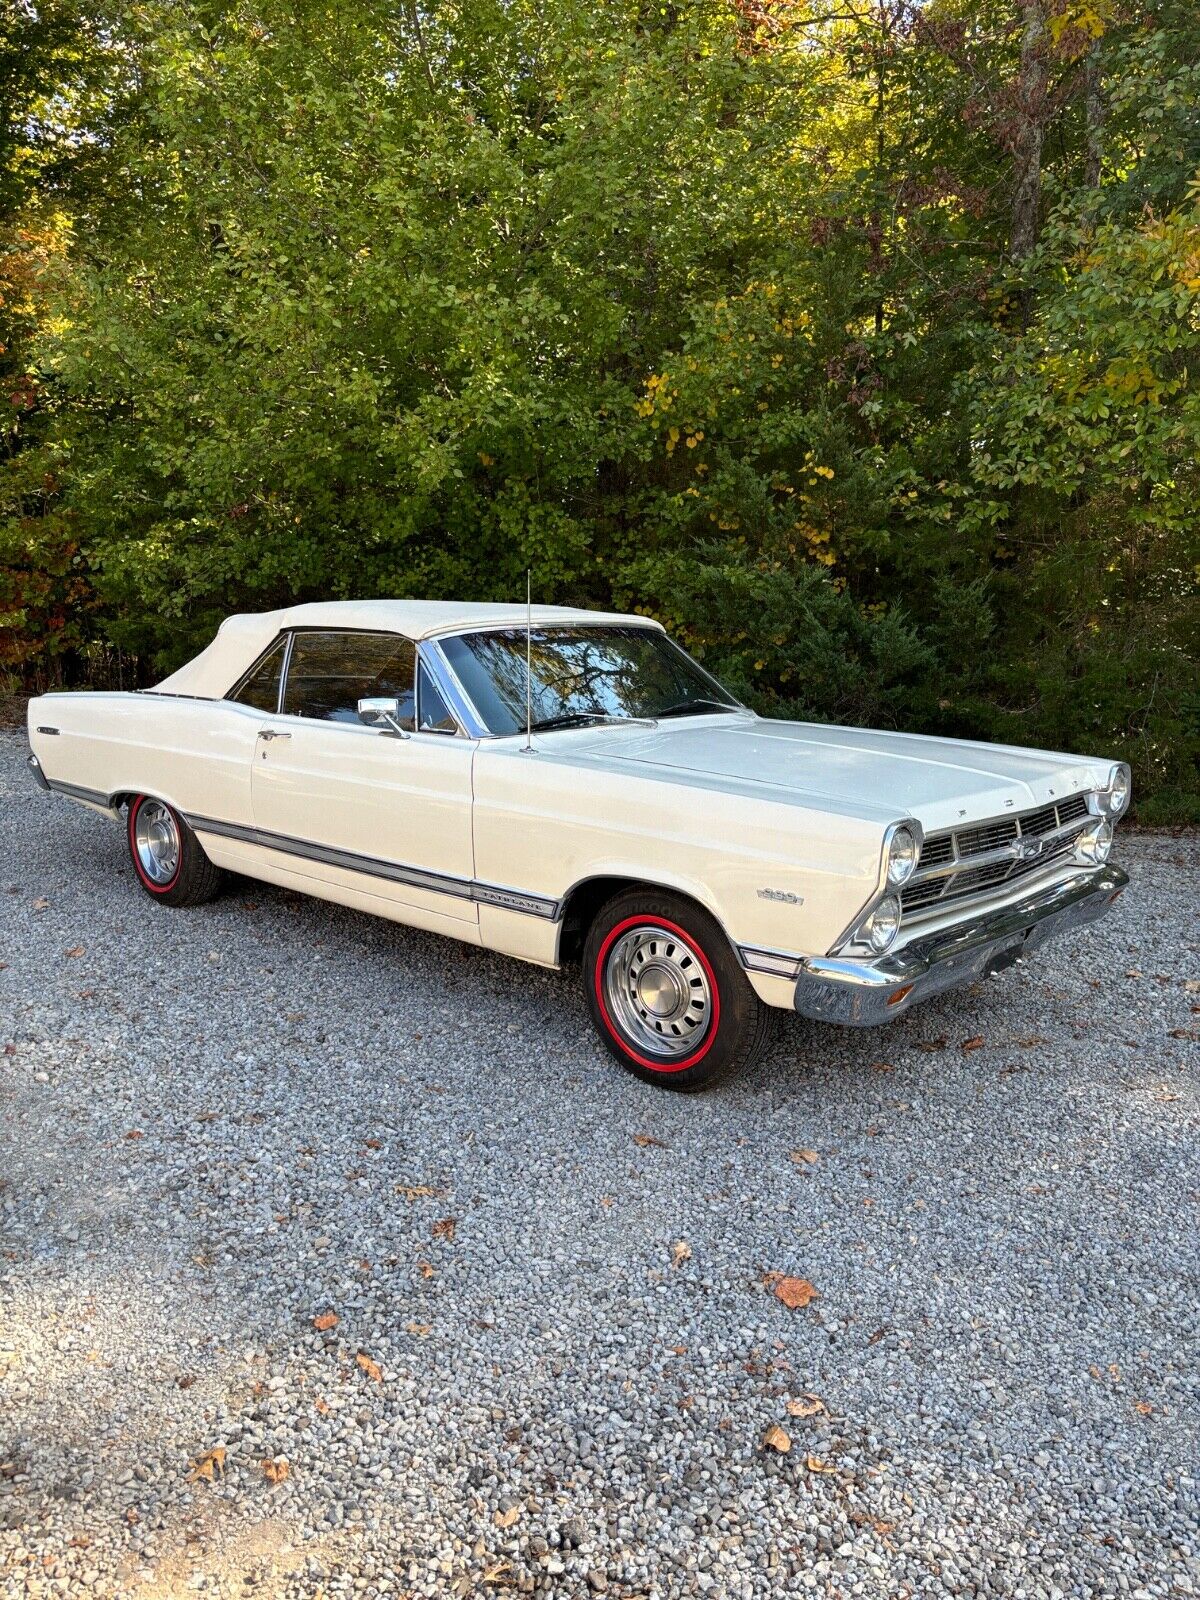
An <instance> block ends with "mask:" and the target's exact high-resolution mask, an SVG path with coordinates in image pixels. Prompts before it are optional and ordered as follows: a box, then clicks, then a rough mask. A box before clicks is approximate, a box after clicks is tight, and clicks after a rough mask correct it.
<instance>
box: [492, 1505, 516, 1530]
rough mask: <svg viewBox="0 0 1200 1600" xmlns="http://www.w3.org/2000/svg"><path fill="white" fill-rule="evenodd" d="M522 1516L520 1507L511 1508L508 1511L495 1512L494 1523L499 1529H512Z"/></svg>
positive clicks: (493, 1513) (493, 1515)
mask: <svg viewBox="0 0 1200 1600" xmlns="http://www.w3.org/2000/svg"><path fill="white" fill-rule="evenodd" d="M520 1515H521V1507H520V1506H509V1508H508V1510H507V1511H493V1512H492V1521H493V1522H494V1523H495V1524H496V1526H497V1527H498V1528H511V1527H512V1525H513V1523H514V1522H516V1521H517V1519H518V1518H519V1517H520Z"/></svg>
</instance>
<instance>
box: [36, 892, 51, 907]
mask: <svg viewBox="0 0 1200 1600" xmlns="http://www.w3.org/2000/svg"><path fill="white" fill-rule="evenodd" d="M49 906H50V902H49V900H47V899H46V896H45V895H44V894H40V895H38V897H37V899H36V900H35V901H34V902H33V909H34V910H35V911H46V910H48V909H49Z"/></svg>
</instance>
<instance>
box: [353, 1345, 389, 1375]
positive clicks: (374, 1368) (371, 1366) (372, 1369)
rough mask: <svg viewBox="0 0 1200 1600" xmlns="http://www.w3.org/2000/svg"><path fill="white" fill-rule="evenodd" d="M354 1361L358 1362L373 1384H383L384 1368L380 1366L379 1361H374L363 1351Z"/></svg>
mask: <svg viewBox="0 0 1200 1600" xmlns="http://www.w3.org/2000/svg"><path fill="white" fill-rule="evenodd" d="M354 1359H355V1361H357V1362H358V1364H359V1366H360V1367H361V1368H362V1369H363V1371H364V1372H365V1373H366V1375H367V1377H368V1378H370V1380H371V1382H372V1383H382V1382H383V1368H382V1367H381V1366H380V1365H379V1363H378V1361H372V1360H371V1358H370V1356H367V1355H364V1354H363V1353H362V1351H361V1350H360V1351H359V1352H358V1354H357V1355H356V1356H355V1358H354Z"/></svg>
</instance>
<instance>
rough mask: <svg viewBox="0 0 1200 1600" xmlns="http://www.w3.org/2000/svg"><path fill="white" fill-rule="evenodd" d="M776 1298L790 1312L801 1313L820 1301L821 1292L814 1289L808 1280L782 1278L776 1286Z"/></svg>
mask: <svg viewBox="0 0 1200 1600" xmlns="http://www.w3.org/2000/svg"><path fill="white" fill-rule="evenodd" d="M774 1287H775V1298H776V1300H780V1301H782V1302H783V1304H784V1305H785V1306H787V1308H788V1310H789V1311H799V1310H802V1309H803V1307H805V1306H807V1305H811V1304H812V1302H813V1301H814V1300H818V1299H820V1295H821V1291H820V1290H819V1289H817V1288H814V1287H813V1285H812V1284H811V1283H809V1281H808V1279H807V1278H787V1277H783V1278H780V1279H779V1280H778V1281H777V1282H776V1284H775V1286H774Z"/></svg>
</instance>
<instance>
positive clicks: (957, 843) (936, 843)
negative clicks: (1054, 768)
mask: <svg viewBox="0 0 1200 1600" xmlns="http://www.w3.org/2000/svg"><path fill="white" fill-rule="evenodd" d="M1087 815H1088V808H1087V796H1086V795H1082V794H1075V795H1071V796H1070V797H1069V798H1068V799H1066V800H1060V801H1058V802H1057V804H1054V805H1047V806H1039V807H1038V808H1037V810H1035V811H1024V812H1019V813H1018V814H1017V815H1016V816H1011V817H997V818H995V819H993V820H992V821H989V822H973V823H971V824H970V825H969V826H968V827H965V828H954V829H952V830H951V831H950V832H949V833H934V834H931V835H930V836H929V838H928V839H926V840H925V842H924V844H923V845H922V846H921V855H920V859H919V860H918V862H917V870H916V871H915V872H914V873H913V875H912V877H911V878H910V879H909V881H908V883H907V884H906V885H905V887H904V889H903V890H902V892H901V895H900V899H901V903H902V905H903V907H904V910H905V911H906V912H907V913H909V914H910V915H911V914H912V913H913V912H916V911H926V912H927V911H930V910H932V909H934V908H935V907H938V908H940V907H941V906H943V905H944V904H946V903H947V902H953V901H957V900H963V899H967V898H971V897H974V896H976V895H981V894H987V893H988V892H989V891H995V890H999V889H1000V888H1001V887H1002V886H1003V887H1007V886H1008V885H1009V884H1011V883H1012V882H1013V881H1014V880H1016V879H1019V878H1024V877H1026V876H1028V874H1030V873H1031V872H1041V871H1043V870H1044V869H1045V868H1046V867H1047V866H1048V865H1050V864H1051V863H1052V862H1055V861H1065V860H1066V859H1068V858H1069V857H1070V856H1071V854H1072V852H1073V851H1074V849H1075V841H1076V839H1077V838H1078V837H1079V833H1080V831H1081V826H1082V823H1083V822H1084V820H1085V819H1086V818H1087ZM1031 838H1032V839H1037V840H1039V841H1041V848H1040V849H1039V850H1038V852H1037V854H1036V855H1033V856H1031V857H1029V858H1028V859H1025V858H1023V857H1022V854H1021V840H1023V839H1031Z"/></svg>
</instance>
